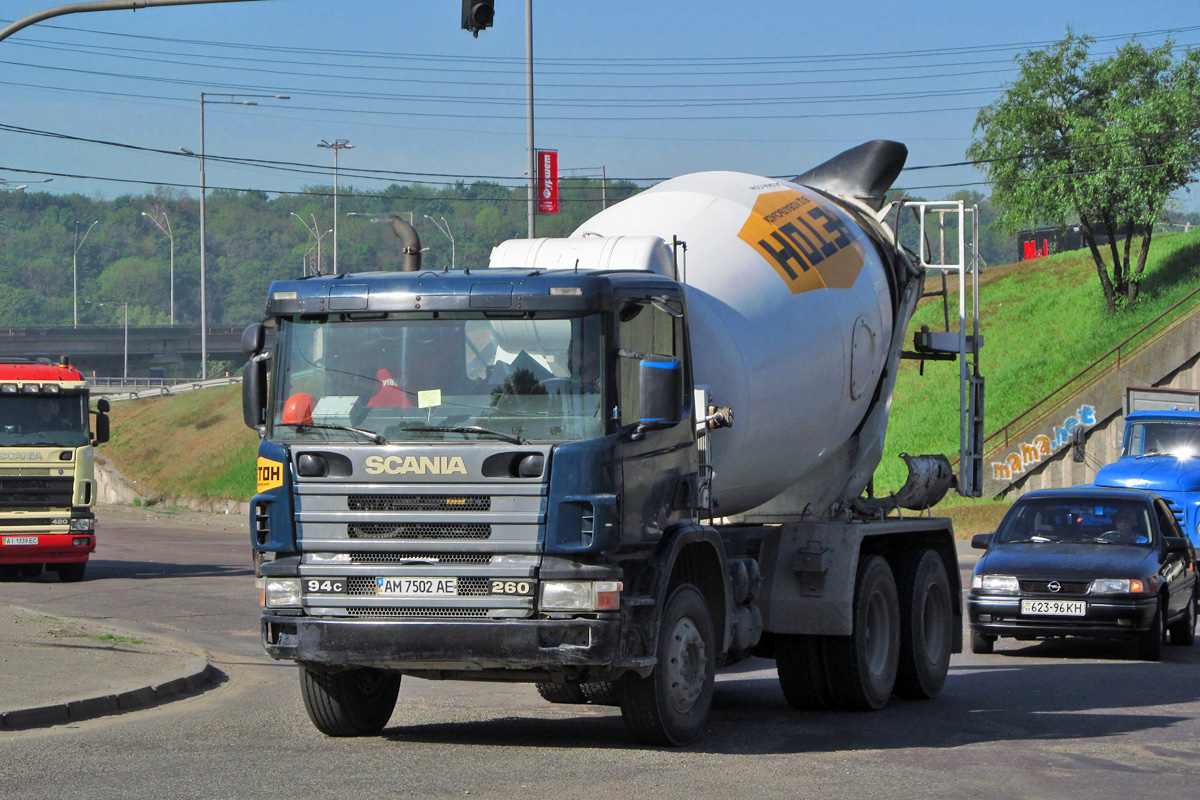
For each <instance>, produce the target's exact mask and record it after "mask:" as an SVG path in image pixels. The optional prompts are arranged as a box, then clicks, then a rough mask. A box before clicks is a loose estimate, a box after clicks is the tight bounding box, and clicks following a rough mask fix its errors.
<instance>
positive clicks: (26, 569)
mask: <svg viewBox="0 0 1200 800" xmlns="http://www.w3.org/2000/svg"><path fill="white" fill-rule="evenodd" d="M45 568H46V565H45V564H22V565H21V566H19V567H17V572H18V573H20V575H21V577H22V578H36V577H37V576H38V575H41V574H42V570H43V569H45Z"/></svg>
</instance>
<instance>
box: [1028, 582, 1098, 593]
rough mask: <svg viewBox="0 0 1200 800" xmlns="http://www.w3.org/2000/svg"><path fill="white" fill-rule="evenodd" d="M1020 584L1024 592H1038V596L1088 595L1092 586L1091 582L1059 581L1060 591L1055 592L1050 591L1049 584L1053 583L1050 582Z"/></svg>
mask: <svg viewBox="0 0 1200 800" xmlns="http://www.w3.org/2000/svg"><path fill="white" fill-rule="evenodd" d="M1020 583H1021V591H1022V592H1036V593H1038V594H1052V595H1063V594H1087V590H1088V587H1089V586H1091V585H1092V583H1091V581H1059V582H1058V583H1059V590H1058V591H1057V592H1054V591H1051V590H1050V588H1049V584H1050V583H1051V581H1048V580H1045V581H1043V580H1038V581H1031V580H1023V581H1021V582H1020Z"/></svg>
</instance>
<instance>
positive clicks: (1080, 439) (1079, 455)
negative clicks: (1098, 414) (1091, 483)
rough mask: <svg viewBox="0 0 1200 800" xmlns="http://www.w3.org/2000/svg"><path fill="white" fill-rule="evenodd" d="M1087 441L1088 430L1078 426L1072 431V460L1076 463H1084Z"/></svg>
mask: <svg viewBox="0 0 1200 800" xmlns="http://www.w3.org/2000/svg"><path fill="white" fill-rule="evenodd" d="M1086 442H1087V431H1085V430H1084V429H1083V428H1076V429H1075V430H1074V431H1073V432H1072V433H1071V460H1072V461H1074V462H1075V463H1076V464H1082V463H1083V459H1084V456H1085V452H1086V449H1085V447H1084V445H1085V444H1086Z"/></svg>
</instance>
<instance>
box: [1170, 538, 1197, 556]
mask: <svg viewBox="0 0 1200 800" xmlns="http://www.w3.org/2000/svg"><path fill="white" fill-rule="evenodd" d="M1163 542H1164V543H1165V544H1166V546H1167V552H1168V553H1180V554H1183V553H1187V552H1189V551H1190V550H1191V549H1192V543H1191V542H1189V541H1188V540H1187V539H1184V538H1183V537H1182V536H1164V537H1163Z"/></svg>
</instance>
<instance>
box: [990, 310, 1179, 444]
mask: <svg viewBox="0 0 1200 800" xmlns="http://www.w3.org/2000/svg"><path fill="white" fill-rule="evenodd" d="M1189 304H1190V305H1192V306H1197V305H1200V288H1196V289H1194V290H1192V291H1191V292H1190V293H1189V294H1188V295H1187V296H1185V297H1184V298H1183V299H1181V300H1180V301H1179V302H1177V303H1176V304H1175V305H1173V306H1171V307H1170V308H1168V309H1167V310H1166V311H1164V312H1163V313H1161V314H1159V315H1158V316H1157V317H1155V318H1154V319H1152V320H1150V321H1149V322H1147V323H1146V324H1145V325H1143V326H1142V327H1141V328H1139V329H1138V330H1137V331H1135V332H1134V333H1132V334H1130V336H1129V337H1128V338H1126V339H1125V340H1124V341H1122V342H1121V343H1120V344H1118V345H1117V346H1116V347H1114V348H1113V349H1112V350H1109V351H1108V352H1107V353H1105V354H1104V355H1102V356H1100V357H1099V358H1098V359H1096V360H1095V361H1093V362H1092V363H1091V364H1089V365H1088V366H1086V367H1084V368H1083V369H1082V370H1080V371H1079V372H1077V373H1076V374H1075V375H1073V376H1071V377H1070V378H1068V379H1067V380H1066V381H1065V382H1064V383H1063V384H1062V385H1060V386H1058V387H1057V388H1055V389H1053V390H1052V391H1050V392H1049V393H1048V394H1046V395H1045V396H1044V397H1042V398H1041V399H1040V400H1038V401H1037V402H1035V403H1034V404H1033V405H1031V406H1030V407H1029V408H1028V409H1026V410H1025V411H1024V412H1022V413H1021V414H1019V415H1017V416H1016V417H1014V418H1013V419H1012V420H1011V421H1010V422H1009V423H1008V424H1007V425H1005V426H1004V427H1003V428H1000V429H999V430H997V431H994V432H992V433H990V434H988V435H987V436H986V437H985V438H984V440H983V452H984V453H985V454H986V453H990V452H991V451H992V450H993V449H998V448H1004V447H1008V446H1009V445H1011V444H1012V443H1013V442H1016V441H1019V440H1020V439H1021V438H1022V437H1023V436H1024V435H1025V433H1027V432H1028V431H1029V430H1030V429H1031V428H1034V427H1036V426H1038V425H1040V424H1041V423H1042V422H1044V421H1045V420H1046V419H1047V418H1048V417H1050V416H1051V415H1052V414H1053V413H1054V411H1055V410H1056V409H1057V404H1051V401H1054V400H1056V398H1057V400H1058V401H1059V402H1061V401H1062V400H1063V399H1065V398H1066V397H1067V396H1068V395H1067V392H1068V390H1070V392H1071V393H1072V394H1073V393H1075V392H1079V391H1083V390H1084V389H1086V388H1088V387H1089V386H1091V385H1093V384H1094V383H1096V382H1097V381H1099V380H1100V379H1101V378H1103V377H1104V376H1105V375H1108V374H1109V373H1110V372H1113V371H1115V370H1117V369H1119V368H1120V367H1121V364H1122V363H1123V362H1124V361H1128V360H1129V359H1130V358H1132V357H1134V356H1136V355H1138V354H1139V353H1140V352H1141V351H1142V350H1144V349H1145V348H1147V347H1149V346H1150V345H1152V344H1154V343H1155V342H1157V341H1159V340H1160V339H1162V338H1163V337H1164V336H1166V335H1167V334H1168V333H1170V332H1171V331H1173V330H1174V329H1175V328H1177V327H1178V326H1179V325H1181V324H1182V323H1183V322H1184V321H1185V320H1186V319H1188V314H1186V313H1180V314H1179V315H1178V316H1177V317H1176V318H1175V319H1173V320H1172V321H1171V323H1170V324H1168V325H1164V326H1163V327H1162V328H1161V329H1159V330H1156V331H1154V332H1153V333H1151V334H1147V332H1148V331H1150V329H1151V328H1154V327H1155V326H1157V325H1158V324H1159V323H1161V322H1163V320H1165V319H1166V318H1167V317H1170V316H1171V315H1173V314H1175V312H1177V311H1178V310H1179V309H1180V308H1182V307H1184V306H1186V305H1189ZM1143 334H1147V335H1146V336H1145V337H1144V338H1142V337H1143ZM1135 340H1138V341H1136V342H1135ZM1039 410H1040V411H1041V413H1040V414H1037V412H1038V411H1039ZM1035 414H1037V415H1036V416H1034V415H1035ZM1001 440H1002V441H1001Z"/></svg>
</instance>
